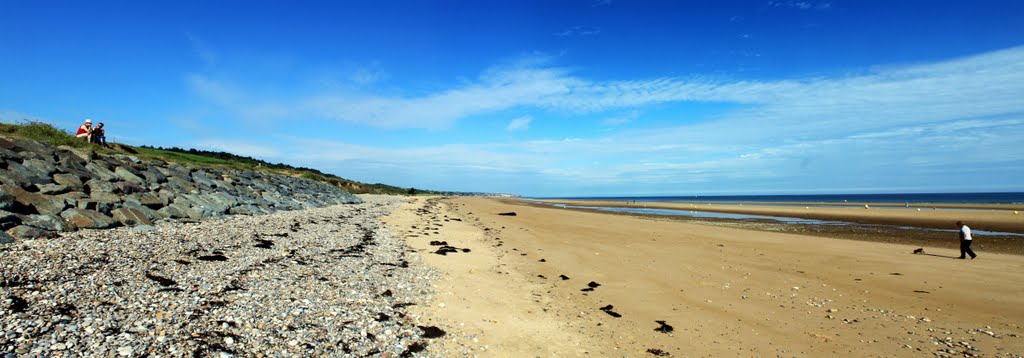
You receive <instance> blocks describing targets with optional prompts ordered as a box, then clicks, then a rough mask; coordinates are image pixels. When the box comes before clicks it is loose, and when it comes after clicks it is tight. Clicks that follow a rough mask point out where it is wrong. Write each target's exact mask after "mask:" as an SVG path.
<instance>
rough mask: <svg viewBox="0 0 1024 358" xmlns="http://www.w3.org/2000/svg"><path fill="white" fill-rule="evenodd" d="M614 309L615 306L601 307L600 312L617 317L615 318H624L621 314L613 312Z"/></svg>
mask: <svg viewBox="0 0 1024 358" xmlns="http://www.w3.org/2000/svg"><path fill="white" fill-rule="evenodd" d="M614 308H615V306H612V305H607V306H604V307H601V308H600V310H602V311H604V313H607V314H608V315H609V316H612V317H615V318H619V317H622V315H621V314H618V313H617V312H615V311H612V309H614Z"/></svg>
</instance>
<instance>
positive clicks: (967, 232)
mask: <svg viewBox="0 0 1024 358" xmlns="http://www.w3.org/2000/svg"><path fill="white" fill-rule="evenodd" d="M960 232H961V233H963V234H964V240H968V241H970V240H971V228H969V227H967V225H964V226H963V227H961V228H960Z"/></svg>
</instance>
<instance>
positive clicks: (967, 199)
mask: <svg viewBox="0 0 1024 358" xmlns="http://www.w3.org/2000/svg"><path fill="white" fill-rule="evenodd" d="M536 199H573V200H616V201H638V202H650V201H667V202H694V201H699V202H744V201H745V202H750V201H771V202H806V203H841V202H844V201H846V202H853V203H858V202H862V203H910V204H915V203H946V204H1021V203H1024V193H916V194H814V195H720V196H615V197H562V198H536Z"/></svg>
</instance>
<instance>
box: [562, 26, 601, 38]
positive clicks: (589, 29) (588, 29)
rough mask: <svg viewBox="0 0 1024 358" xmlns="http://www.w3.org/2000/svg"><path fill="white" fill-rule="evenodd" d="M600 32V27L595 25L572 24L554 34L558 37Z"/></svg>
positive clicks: (590, 34) (591, 34)
mask: <svg viewBox="0 0 1024 358" xmlns="http://www.w3.org/2000/svg"><path fill="white" fill-rule="evenodd" d="M600 33H601V28H600V27H596V26H573V27H570V28H568V29H565V30H562V31H560V32H556V33H555V34H554V35H555V36H559V37H572V36H594V35H598V34H600Z"/></svg>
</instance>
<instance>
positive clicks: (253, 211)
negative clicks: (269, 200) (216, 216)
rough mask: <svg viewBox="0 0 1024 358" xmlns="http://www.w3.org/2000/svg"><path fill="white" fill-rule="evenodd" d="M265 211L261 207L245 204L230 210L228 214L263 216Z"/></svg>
mask: <svg viewBox="0 0 1024 358" xmlns="http://www.w3.org/2000/svg"><path fill="white" fill-rule="evenodd" d="M263 212H264V211H263V210H262V209H260V207H258V206H256V205H252V204H245V205H239V206H236V207H233V208H231V209H228V214H231V215H259V214H263Z"/></svg>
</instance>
